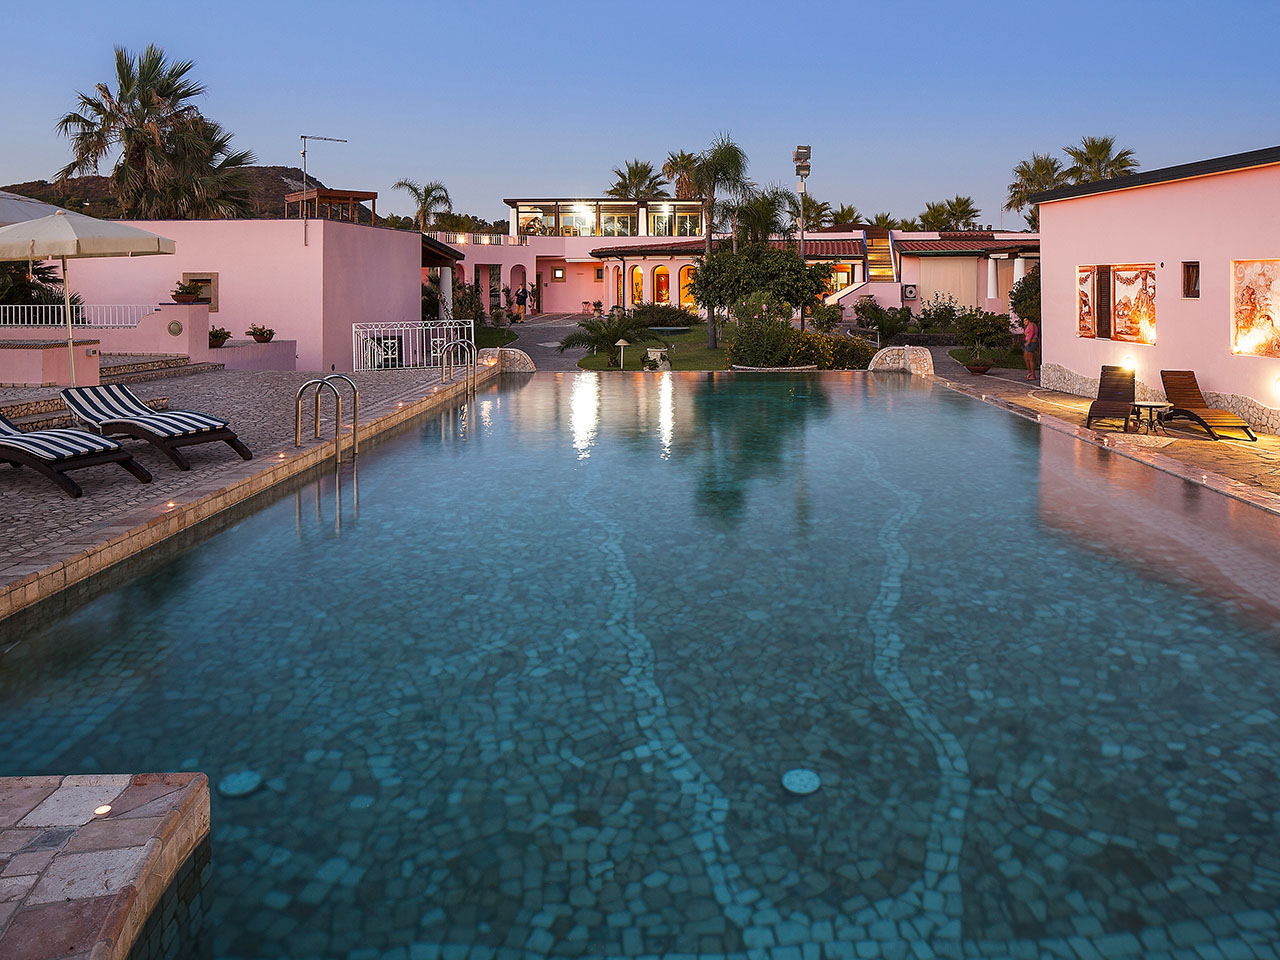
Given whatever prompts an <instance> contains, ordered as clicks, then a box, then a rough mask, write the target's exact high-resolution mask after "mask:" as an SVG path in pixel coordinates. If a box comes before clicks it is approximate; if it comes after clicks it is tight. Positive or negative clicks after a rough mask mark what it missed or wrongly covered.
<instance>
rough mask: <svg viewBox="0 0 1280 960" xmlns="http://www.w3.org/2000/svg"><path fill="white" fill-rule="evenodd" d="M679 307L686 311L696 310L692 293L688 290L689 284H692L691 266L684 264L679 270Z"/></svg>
mask: <svg viewBox="0 0 1280 960" xmlns="http://www.w3.org/2000/svg"><path fill="white" fill-rule="evenodd" d="M679 278H680V306H682V307H684V308H685V309H686V310H693V311H696V310H697V309H698V304H697V301H695V300H694V299H693V291H691V290H690V289H689V284H690V283H692V282H693V264H691V263H686V264H685V265H684V266H683V267H681V268H680V273H679Z"/></svg>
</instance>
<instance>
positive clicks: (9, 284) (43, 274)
mask: <svg viewBox="0 0 1280 960" xmlns="http://www.w3.org/2000/svg"><path fill="white" fill-rule="evenodd" d="M80 302H81V300H80V295H79V294H78V293H76V292H75V291H74V290H73V291H72V292H71V303H72V304H73V305H74V304H78V303H80ZM0 303H3V304H23V305H29V304H47V305H53V304H56V305H58V306H62V277H61V276H59V275H58V273H57V271H55V270H54V268H53V265H52V264H48V263H34V264H32V265H31V271H30V272H28V271H27V261H25V260H17V261H11V262H8V263H5V262H0Z"/></svg>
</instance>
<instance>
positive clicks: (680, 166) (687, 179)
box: [662, 150, 698, 200]
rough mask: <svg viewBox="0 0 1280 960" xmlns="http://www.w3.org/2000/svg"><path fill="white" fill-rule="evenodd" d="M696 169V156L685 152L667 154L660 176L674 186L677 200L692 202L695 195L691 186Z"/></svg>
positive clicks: (695, 191) (695, 192) (694, 190)
mask: <svg viewBox="0 0 1280 960" xmlns="http://www.w3.org/2000/svg"><path fill="white" fill-rule="evenodd" d="M697 167H698V157H697V155H696V154H693V153H689V152H688V151H687V150H681V151H679V152H676V151H672V152H670V153H668V154H667V160H666V163H664V164H663V165H662V175H663V176H664V177H666V178H667V180H668V181H670V182H671V183H672V184H674V185H675V189H676V199H677V200H692V199H693V198H694V196H695V195H696V194H697V190H696V189H695V188H694V185H693V178H694V173H695V172H696V171H697Z"/></svg>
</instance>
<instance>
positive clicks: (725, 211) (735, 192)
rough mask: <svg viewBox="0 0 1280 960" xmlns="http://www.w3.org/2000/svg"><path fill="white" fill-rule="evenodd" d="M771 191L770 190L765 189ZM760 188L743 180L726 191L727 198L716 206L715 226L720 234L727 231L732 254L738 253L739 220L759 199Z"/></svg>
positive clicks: (752, 181)
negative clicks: (731, 244) (730, 241)
mask: <svg viewBox="0 0 1280 960" xmlns="http://www.w3.org/2000/svg"><path fill="white" fill-rule="evenodd" d="M766 189H772V188H766ZM759 194H760V188H759V187H757V186H756V183H755V181H754V180H751V179H749V178H748V179H744V180H742V181H741V182H739V183H736V184H734V185H733V187H732V188H731V189H729V190H728V196H727V197H726V198H725V199H724V200H722V201H720V202H719V203H717V204H716V210H715V217H716V220H717V221H718V222H717V224H716V226H718V227H720V229H721V230H722V232H723V231H724V230H725V229H727V230H728V233H729V236H730V238H731V239H732V242H733V252H734V253H737V252H738V240H739V239H740V234H741V230H740V229H739V219H740V217H741V216H742V214H743V213H744V211H746V210H747V209H748V207H750V206H751V205H752V204H753V203H754V202H755V201H756V200H757V198H758V197H759Z"/></svg>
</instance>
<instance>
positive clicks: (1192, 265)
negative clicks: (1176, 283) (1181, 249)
mask: <svg viewBox="0 0 1280 960" xmlns="http://www.w3.org/2000/svg"><path fill="white" fill-rule="evenodd" d="M1182 296H1183V298H1184V299H1186V300H1199V299H1200V261H1199V260H1183V261H1182Z"/></svg>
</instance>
